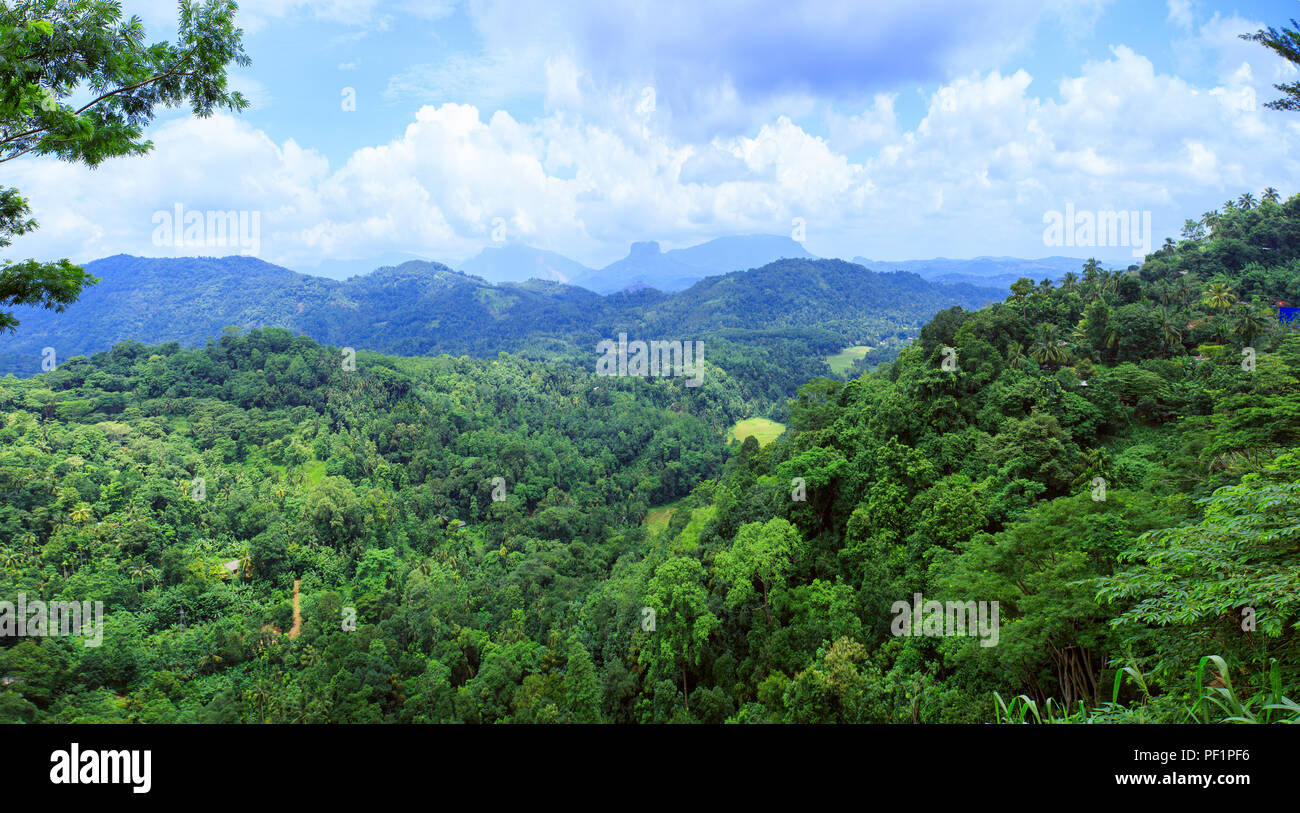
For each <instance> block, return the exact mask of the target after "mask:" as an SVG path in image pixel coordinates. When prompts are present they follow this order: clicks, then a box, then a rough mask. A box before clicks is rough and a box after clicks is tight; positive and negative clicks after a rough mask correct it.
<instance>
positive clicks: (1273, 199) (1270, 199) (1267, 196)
mask: <svg viewBox="0 0 1300 813" xmlns="http://www.w3.org/2000/svg"><path fill="white" fill-rule="evenodd" d="M1281 200H1282V196H1281V195H1279V194H1278V193H1277V190H1276V189H1274V188H1273V187H1271V186H1270V187H1269V188H1268V189H1265V190H1264V201H1265V202H1266V203H1278V202H1280V201H1281Z"/></svg>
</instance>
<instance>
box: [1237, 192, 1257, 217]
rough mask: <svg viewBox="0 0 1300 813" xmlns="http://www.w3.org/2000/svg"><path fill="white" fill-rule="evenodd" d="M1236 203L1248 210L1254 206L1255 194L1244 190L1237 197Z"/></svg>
mask: <svg viewBox="0 0 1300 813" xmlns="http://www.w3.org/2000/svg"><path fill="white" fill-rule="evenodd" d="M1237 205H1238V206H1240V207H1241V208H1242V209H1244V210H1246V211H1247V212H1249V211H1250V210H1251V209H1254V208H1255V196H1254V195H1252V194H1250V193H1249V192H1246V193H1244V194H1242V196H1241V197H1239V198H1237Z"/></svg>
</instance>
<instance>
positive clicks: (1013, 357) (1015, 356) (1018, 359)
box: [1007, 339, 1025, 369]
mask: <svg viewBox="0 0 1300 813" xmlns="http://www.w3.org/2000/svg"><path fill="white" fill-rule="evenodd" d="M1007 364H1009V365H1010V366H1012V367H1015V368H1017V369H1019V368H1022V367H1024V366H1025V348H1024V345H1022V344H1021V343H1020V342H1018V341H1015V340H1014V339H1013V340H1011V341H1009V342H1007Z"/></svg>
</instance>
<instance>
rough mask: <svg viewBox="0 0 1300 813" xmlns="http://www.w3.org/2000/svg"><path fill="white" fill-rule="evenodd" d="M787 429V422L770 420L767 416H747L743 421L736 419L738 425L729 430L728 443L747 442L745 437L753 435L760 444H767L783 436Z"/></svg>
mask: <svg viewBox="0 0 1300 813" xmlns="http://www.w3.org/2000/svg"><path fill="white" fill-rule="evenodd" d="M784 431H785V424H783V423H777V422H776V421H770V420H768V419H767V418H746V419H745V420H743V421H736V425H735V426H733V427H731V428H730V429H728V430H727V443H731V441H733V440H738V441H740V442H741V443H744V442H745V438H747V437H749V436H750V435H753V436H754V437H755V438H756V439H757V440H758V445H759V446H766V445H767V444H769V443H771V442H772V441H774V440H776V439H777V438H778V437H780V436H781V433H782V432H784Z"/></svg>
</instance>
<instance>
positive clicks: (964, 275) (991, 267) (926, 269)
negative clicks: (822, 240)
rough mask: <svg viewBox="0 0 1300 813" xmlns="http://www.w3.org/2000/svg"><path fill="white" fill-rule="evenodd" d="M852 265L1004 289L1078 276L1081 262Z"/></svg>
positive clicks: (989, 260)
mask: <svg viewBox="0 0 1300 813" xmlns="http://www.w3.org/2000/svg"><path fill="white" fill-rule="evenodd" d="M853 262H855V263H858V264H859V265H862V266H865V267H867V268H870V269H872V270H873V271H910V272H911V273H913V274H916V275H918V276H920V277H921V278H922V279H926V280H930V281H932V282H944V283H962V282H964V283H969V284H971V285H992V286H995V287H997V288H1000V289H1003V290H1006V289H1008V288H1010V287H1011V284H1012V283H1013V282H1015V281H1016V280H1018V279H1020V278H1021V277H1028V278H1029V279H1032V280H1033V281H1034V282H1038V281H1039V280H1042V279H1050V280H1052V281H1057V280H1059V279H1060V278H1061V277H1063V276H1064V275H1065V273H1066V272H1067V271H1073V272H1075V273H1076V274H1077V273H1079V269H1081V268H1082V267H1083V263H1084V261H1083V260H1081V259H1079V258H1078V257H1043V258H1041V259H1037V260H1024V259H1020V258H1019V257H973V258H971V259H969V260H953V259H949V258H947V257H935V258H934V259H932V260H868V259H867V258H866V257H854V258H853Z"/></svg>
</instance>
